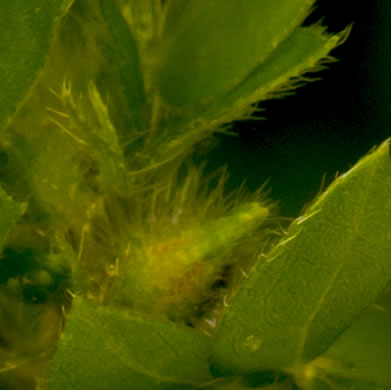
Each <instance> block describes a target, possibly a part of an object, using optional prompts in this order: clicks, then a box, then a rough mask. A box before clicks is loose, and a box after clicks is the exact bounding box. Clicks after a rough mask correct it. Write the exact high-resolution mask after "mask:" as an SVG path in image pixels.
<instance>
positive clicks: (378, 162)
mask: <svg viewBox="0 0 391 390" xmlns="http://www.w3.org/2000/svg"><path fill="white" fill-rule="evenodd" d="M390 195H391V158H390V145H389V141H387V142H385V143H384V144H383V145H382V146H381V147H379V148H378V149H377V150H376V151H375V152H373V153H371V154H370V155H369V156H367V157H365V158H363V159H362V160H361V161H360V162H359V163H357V164H356V166H354V167H353V168H352V169H351V170H350V171H349V172H347V173H346V174H344V175H342V176H340V177H339V178H338V179H337V180H335V182H334V183H333V184H332V185H331V186H330V187H329V189H328V190H327V191H326V192H325V193H323V194H322V195H321V196H320V197H319V198H318V199H317V200H316V201H315V202H314V203H313V204H312V205H311V206H310V207H309V208H308V210H307V212H306V213H305V214H304V215H303V216H302V217H300V218H298V219H296V220H295V221H294V222H293V223H292V225H291V227H290V228H289V231H288V233H287V235H286V237H284V238H283V239H282V240H281V241H280V242H279V244H278V245H277V246H276V247H275V248H274V249H273V250H272V251H271V252H270V253H269V254H268V255H267V256H266V259H265V260H263V261H260V262H259V263H258V264H257V265H256V266H255V267H254V268H253V269H252V272H251V273H250V275H249V278H248V279H247V281H246V283H245V284H244V285H243V288H242V290H241V291H240V292H239V293H238V294H237V296H236V297H235V298H234V300H233V303H232V307H231V308H230V310H229V311H228V312H227V313H226V315H225V317H224V319H223V322H222V325H221V328H220V331H219V333H218V335H217V338H216V340H215V343H214V353H213V364H214V366H215V372H216V374H217V375H219V374H221V373H227V372H228V373H232V372H234V373H245V372H251V371H257V370H267V369H282V370H288V371H294V370H295V367H296V366H300V365H302V364H304V363H305V362H309V361H311V360H312V359H314V358H316V357H317V356H318V355H320V354H321V353H323V352H325V351H326V350H327V349H328V348H329V347H330V346H331V345H332V344H333V343H334V342H335V340H336V339H337V337H338V336H339V335H340V334H341V333H342V332H343V331H344V330H345V329H346V328H347V327H349V326H350V325H351V324H352V322H353V321H354V319H355V318H356V317H357V316H358V315H359V314H360V313H361V311H362V310H363V309H365V308H366V307H367V306H368V305H370V304H371V303H372V302H374V300H375V298H376V297H377V296H378V295H379V294H380V292H381V291H382V290H383V289H384V288H385V286H386V284H387V282H388V281H389V280H390V279H391V258H390V253H391V236H390V228H389V227H390V224H391V196H390Z"/></svg>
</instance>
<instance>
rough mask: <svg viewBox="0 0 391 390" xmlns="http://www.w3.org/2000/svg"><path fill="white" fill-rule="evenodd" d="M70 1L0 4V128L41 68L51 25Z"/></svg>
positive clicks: (5, 122)
mask: <svg viewBox="0 0 391 390" xmlns="http://www.w3.org/2000/svg"><path fill="white" fill-rule="evenodd" d="M71 3H72V0H51V1H47V0H46V1H45V0H31V1H25V0H12V1H2V2H1V3H0V26H1V40H0V53H1V59H0V91H1V92H0V129H2V128H3V127H5V126H6V125H7V124H8V123H9V121H10V120H11V118H12V116H13V115H14V114H15V112H16V111H17V109H18V108H19V106H20V105H21V103H22V102H23V100H24V99H25V97H26V95H27V93H28V91H29V90H30V88H31V87H32V85H33V84H34V82H35V81H36V80H37V77H38V74H39V71H40V70H41V69H42V68H43V67H44V65H45V61H46V57H47V54H48V50H49V44H50V41H51V39H52V36H53V33H54V27H55V26H56V24H57V22H58V21H59V19H60V17H61V16H62V15H63V14H64V13H65V12H66V10H67V9H68V8H69V7H70V5H71Z"/></svg>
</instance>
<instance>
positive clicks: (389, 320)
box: [313, 306, 391, 386]
mask: <svg viewBox="0 0 391 390" xmlns="http://www.w3.org/2000/svg"><path fill="white" fill-rule="evenodd" d="M390 365H391V312H390V311H385V310H384V309H382V308H381V307H379V306H374V307H373V308H371V309H370V310H368V311H366V312H365V313H364V314H363V315H362V316H361V318H360V319H359V320H358V321H356V322H355V323H353V325H352V326H351V327H350V328H349V329H348V330H347V331H346V332H345V333H344V334H343V335H342V336H341V337H340V338H339V339H338V340H337V341H336V343H335V344H334V345H333V346H332V347H331V348H330V349H329V350H328V351H327V352H326V353H325V354H324V355H322V356H321V357H320V358H318V359H316V360H315V361H314V362H313V366H314V367H316V369H318V370H319V371H320V372H321V373H322V374H328V375H330V376H333V377H337V378H338V377H340V378H346V379H352V380H356V381H363V382H370V383H374V384H377V385H388V386H391V370H390Z"/></svg>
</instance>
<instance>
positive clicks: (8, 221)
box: [0, 187, 25, 251]
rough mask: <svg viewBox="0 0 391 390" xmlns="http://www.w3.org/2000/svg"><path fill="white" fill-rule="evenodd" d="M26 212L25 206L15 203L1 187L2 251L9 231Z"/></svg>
mask: <svg viewBox="0 0 391 390" xmlns="http://www.w3.org/2000/svg"><path fill="white" fill-rule="evenodd" d="M24 210H25V205H24V204H21V203H17V202H15V201H14V200H13V199H12V198H11V197H9V196H8V195H7V194H6V193H5V191H4V190H3V189H2V188H1V187H0V251H1V250H2V248H3V245H4V242H5V239H6V237H7V234H8V231H9V230H10V229H11V227H12V226H13V225H14V224H15V222H16V221H17V219H18V218H19V217H20V216H21V214H22V213H23V212H24Z"/></svg>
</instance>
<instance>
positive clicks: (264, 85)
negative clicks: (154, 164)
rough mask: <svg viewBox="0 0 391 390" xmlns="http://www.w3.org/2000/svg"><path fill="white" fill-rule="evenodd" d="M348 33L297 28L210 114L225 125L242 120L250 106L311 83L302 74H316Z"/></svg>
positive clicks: (217, 104)
mask: <svg viewBox="0 0 391 390" xmlns="http://www.w3.org/2000/svg"><path fill="white" fill-rule="evenodd" d="M348 32H349V29H347V30H345V31H343V32H341V33H339V34H336V35H332V36H330V35H327V34H325V32H324V29H323V28H321V27H319V26H312V27H305V28H303V27H297V28H296V29H295V30H294V31H293V32H292V34H291V35H290V36H289V37H288V38H287V39H286V40H285V41H284V42H282V43H281V45H279V46H278V47H277V48H276V50H275V51H274V52H273V53H272V55H271V56H270V57H269V58H268V59H267V60H266V61H265V62H263V63H262V64H260V65H259V66H257V67H256V68H255V69H254V70H253V71H252V72H250V73H249V74H248V76H247V77H246V78H245V79H244V80H243V81H242V82H241V83H239V84H238V85H237V86H235V87H234V88H233V89H232V90H231V91H229V92H228V93H227V94H226V95H225V96H224V97H222V98H221V99H219V100H218V101H217V102H216V103H215V104H214V105H212V107H209V111H210V112H211V113H212V112H213V111H214V112H216V113H218V114H219V115H221V117H222V118H221V119H224V121H225V122H227V121H231V120H235V119H237V118H238V117H240V116H243V114H245V113H246V112H248V111H249V109H250V113H251V111H252V109H251V107H250V105H251V104H254V103H256V102H259V101H262V100H267V99H270V98H276V97H281V96H284V95H286V94H289V93H292V90H294V89H295V88H297V87H298V86H299V85H300V84H303V83H304V82H306V81H310V78H309V77H303V74H305V73H308V72H315V71H318V70H319V69H321V68H322V67H321V65H322V61H323V62H327V61H330V58H328V57H327V56H328V54H329V52H330V51H331V50H333V49H334V48H335V47H336V46H337V45H339V44H340V43H341V42H342V41H343V40H344V39H345V38H346V36H347V33H348ZM215 116H216V115H215ZM219 119H220V118H219Z"/></svg>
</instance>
